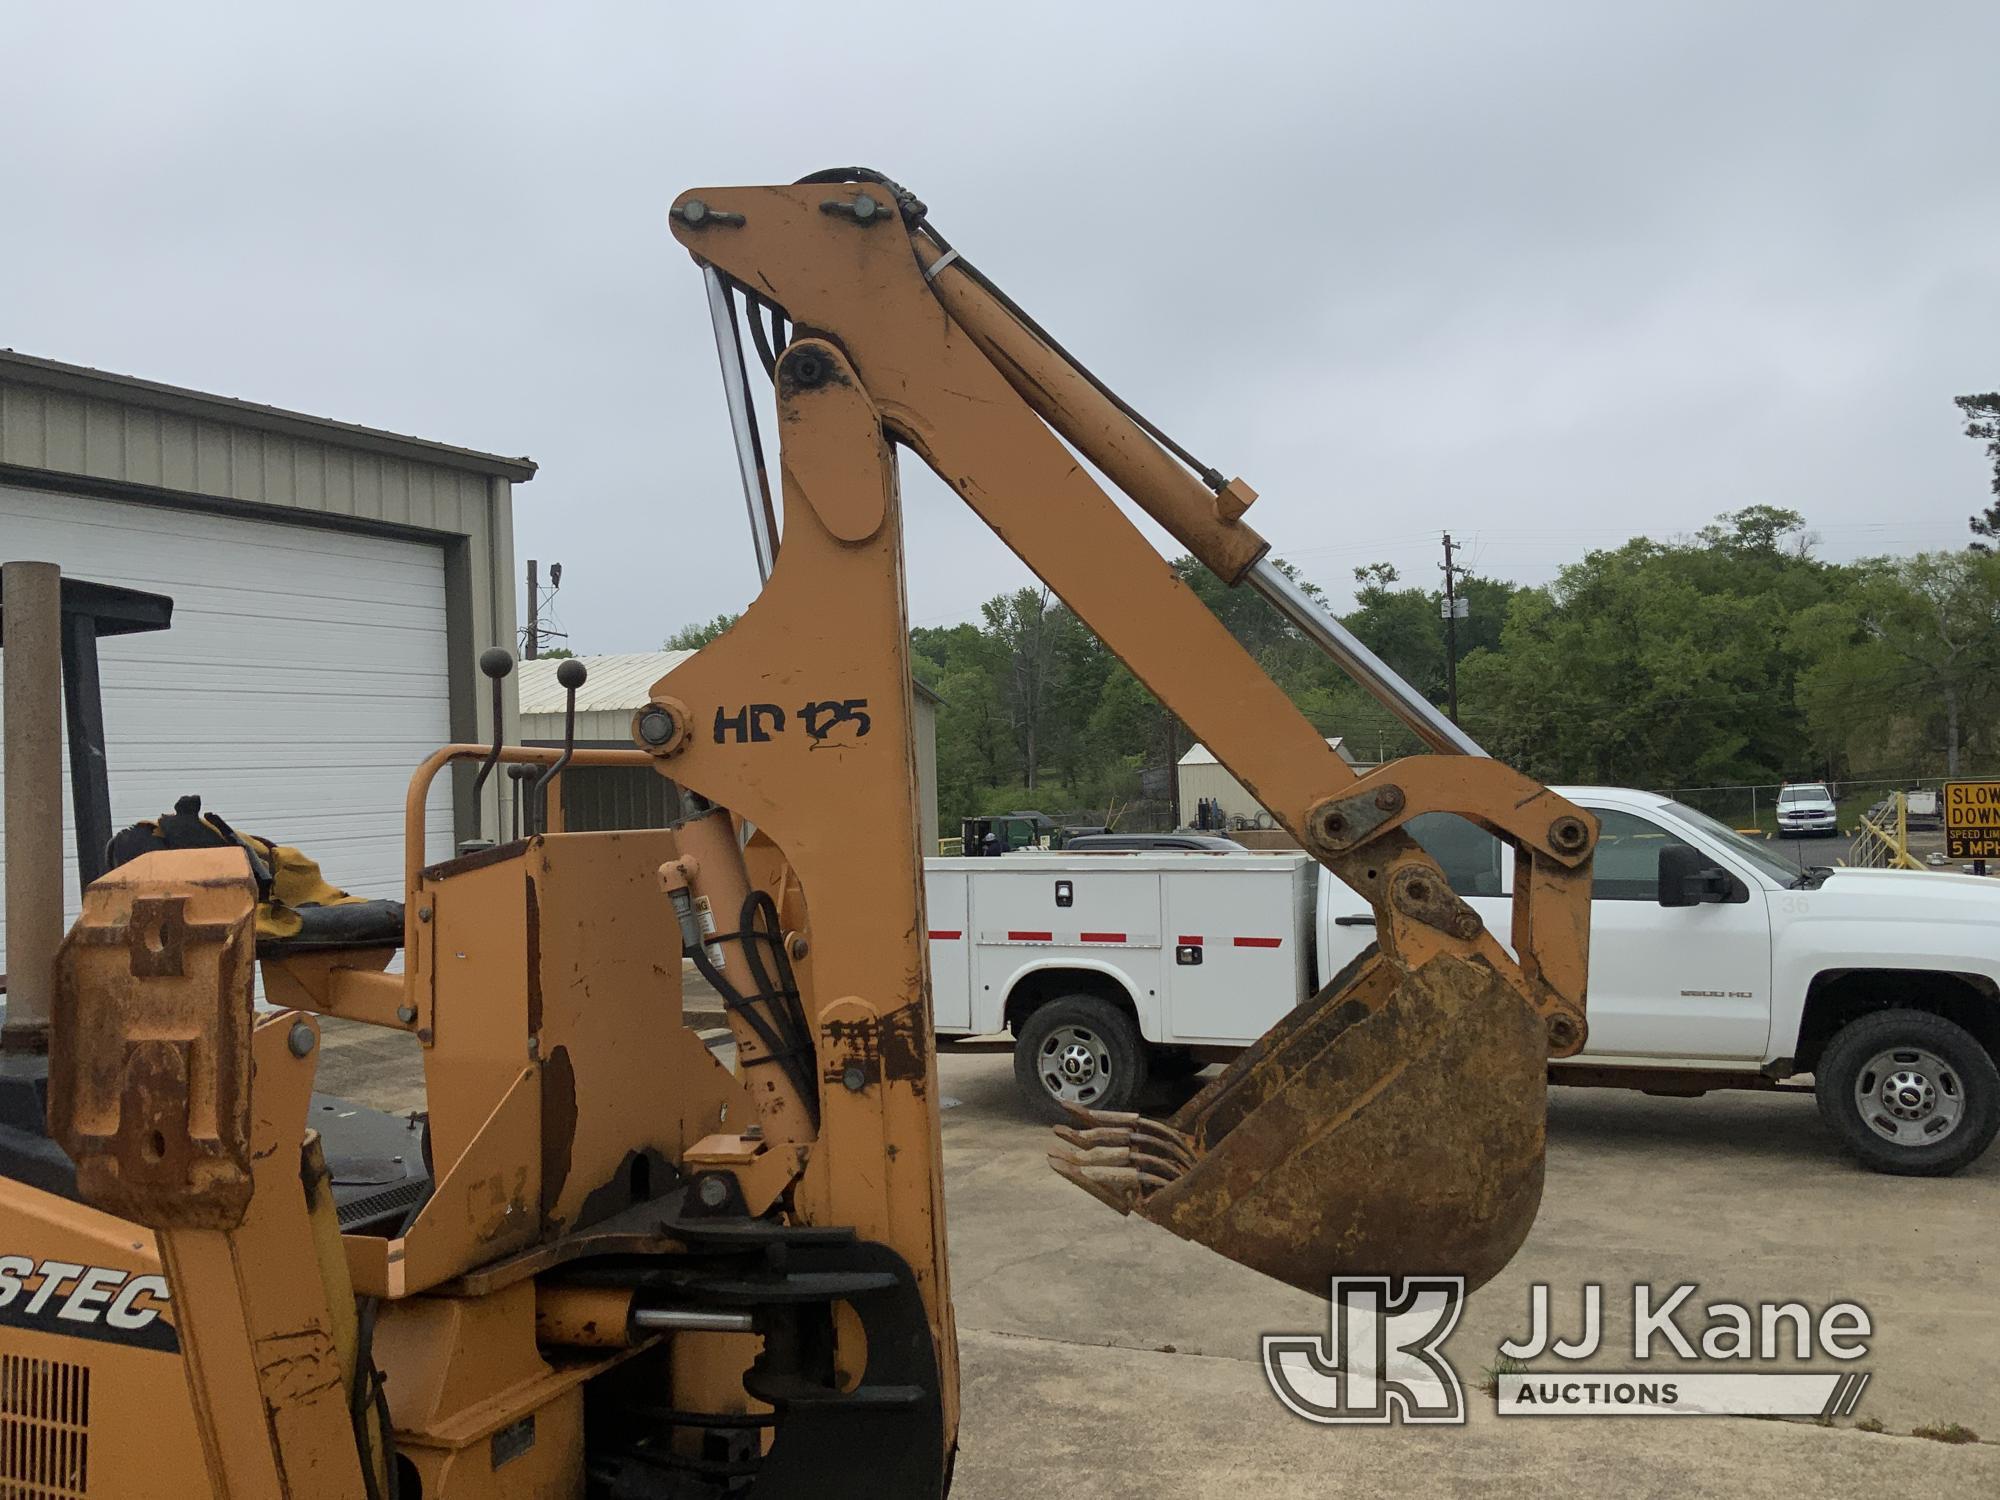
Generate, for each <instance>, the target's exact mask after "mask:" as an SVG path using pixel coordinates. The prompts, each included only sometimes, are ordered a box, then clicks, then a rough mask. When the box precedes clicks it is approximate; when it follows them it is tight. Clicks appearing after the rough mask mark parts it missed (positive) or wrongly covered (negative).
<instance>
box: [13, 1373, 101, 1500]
mask: <svg viewBox="0 0 2000 1500" xmlns="http://www.w3.org/2000/svg"><path fill="white" fill-rule="evenodd" d="M89 1493H90V1367H89V1366H88V1365H73V1364H68V1363H66V1362H64V1361H62V1360H56V1359H30V1358H28V1357H27V1356H26V1355H21V1354H0V1495H5V1496H6V1497H7V1500H87V1497H88V1495H89Z"/></svg>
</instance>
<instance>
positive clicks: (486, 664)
mask: <svg viewBox="0 0 2000 1500" xmlns="http://www.w3.org/2000/svg"><path fill="white" fill-rule="evenodd" d="M479 670H480V671H482V672H484V673H485V674H486V675H487V676H488V677H490V678H492V679H493V748H492V749H491V750H489V751H487V752H486V759H485V761H484V762H483V763H481V765H480V767H479V774H478V775H477V776H475V777H473V778H472V796H473V801H474V802H475V803H477V801H478V799H479V793H480V792H481V790H482V789H484V787H485V786H486V778H487V777H489V776H491V775H492V774H493V767H494V766H495V765H497V764H499V761H500V739H501V736H500V719H501V715H502V713H503V712H504V710H505V708H506V695H505V694H504V693H503V692H502V691H501V688H500V682H501V679H503V678H504V677H506V675H507V674H508V673H509V672H511V671H513V670H514V654H513V652H511V651H509V650H508V649H507V648H506V647H505V646H488V647H487V648H486V649H485V650H484V651H482V652H480V653H479Z"/></svg>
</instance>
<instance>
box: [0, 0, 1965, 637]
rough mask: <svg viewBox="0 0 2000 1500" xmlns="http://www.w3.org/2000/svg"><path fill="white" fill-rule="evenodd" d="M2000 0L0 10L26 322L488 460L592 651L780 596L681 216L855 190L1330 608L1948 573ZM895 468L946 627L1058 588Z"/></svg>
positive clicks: (942, 497)
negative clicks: (1579, 572)
mask: <svg viewBox="0 0 2000 1500" xmlns="http://www.w3.org/2000/svg"><path fill="white" fill-rule="evenodd" d="M1996 59H2000V6H1996V5H1994V4H1992V3H1991V0H1983V3H1981V0H1973V3H1942V0H1931V3H1924V4H1918V5H1906V6H1895V5H1889V4H1886V3H1883V4H1842V3H1813V4H1807V3H1799V4H1750V3H1726V4H1725V3H1717V4H1665V5H1655V6H1651V7H1641V6H1632V5H1612V4H1604V3H1575V4H1570V3H1520V0H1517V3H1508V4H1500V3H1492V4H1484V3H1471V0H1468V3H1465V4H1461V5H1411V4H1400V3H1399V4H1385V3H1373V4H1366V5H1357V4H1324V5H1308V4H1300V5H1268V6H1260V5H1254V4H1246V3H1233V4H1226V5H1216V4H1206V5H1199V6H1194V5H1180V4H1163V3H1152V4H1142V5H1109V4H1092V3H1085V0H1069V3H1066V4H1059V5H1038V4H1021V3H1015V4H1012V5H1008V6H1005V7H1000V6H954V5H950V4H940V3H938V0H927V3H923V4H910V5H896V4H876V3H869V4H863V3H852V4H840V5H836V4H827V3H820V4H811V5H803V4H802V5H789V4H762V5H728V6H708V7H702V8H700V9H696V8H695V7H692V6H681V5H676V4H666V3H657V4H649V5H642V4H601V5H564V6H553V5H549V6H526V5H521V6H507V5H478V6H444V5H408V4H404V5H396V6H367V5H343V6H338V7H335V6H320V7H313V8H311V9H307V8H304V7H290V6H258V7H251V6H217V7H209V6H203V5H198V4H185V3H182V4H174V5H164V6H151V5H148V6H138V5H124V6H120V5H90V6H83V5H55V4H25V3H20V0H0V62H4V65H5V71H6V76H7V85H6V96H5V98H6V103H5V112H6V137H7V144H6V146H5V148H4V150H0V272H4V275H0V345H8V346H11V347H13V348H16V349H20V350H23V351H25V352H29V353H33V354H38V355H44V356H47V357H49V358H53V359H60V360H67V361H71V362H74V363H79V364H88V365H95V366H98V367H100V368H105V369H110V370H116V371H120V372H123V373H128V374H134V375H140V376H144V377H147V378H151V379H156V380H164V381H169V382H172V383H175V384H181V385H189V386H195V387H198V388H201V389H204V390H211V391H217V392H221V393H225V394H229V395H238V396H244V397H247V398H250V399H253V400H257V401H265V402H271V403H274V404H277V405H282V406H289V407H295V408H298V409H301V410H304V411H308V412H313V413H317V414H322V415H326V416H332V417H338V418H341V419H344V420H348V421H354V422H362V423H367V424H369V425H372V426H379V427H386V428H389V429H392V430H395V431H401V432H409V433H415V434H418V435H421V436H424V437H429V438H435V439H439V440H442V441H446V442H452V443H459V444H464V445H467V446H471V447H478V448H487V449H492V450H496V451H499V452H502V453H508V454H518V453H526V454H529V455H531V456H532V457H533V458H535V459H536V460H537V461H539V462H540V464H541V465H542V470H541V474H540V475H539V477H537V478H536V479H535V481H534V482H533V483H531V484H529V485H526V486H524V487H522V488H521V489H520V490H519V491H518V492H517V504H516V530H517V550H518V552H519V555H520V556H521V557H522V558H523V559H525V558H527V557H529V556H536V557H539V558H541V559H542V560H543V561H544V563H546V562H548V561H553V560H560V561H561V562H562V563H563V565H564V586H563V590H562V597H561V601H560V614H561V618H562V620H563V622H564V623H565V624H566V626H567V627H568V629H569V630H570V632H571V635H572V638H573V644H574V645H575V646H576V647H577V648H578V649H579V650H583V651H617V650H642V649H647V648H650V647H652V646H655V645H657V644H658V643H659V640H660V638H661V637H662V636H663V635H664V634H665V633H666V632H667V631H668V630H670V629H672V628H673V627H675V626H677V625H679V624H682V623H684V622H686V621H689V620H694V619H702V618H706V617H708V616H710V615H713V614H715V613H716V612H717V611H720V610H724V609H736V608H740V607H741V606H742V604H743V603H744V602H745V601H746V600H747V599H748V598H749V596H750V595H751V593H752V592H753V590H754V587H755V574H754V571H753V568H752V564H751V559H750V552H749V544H748V539H747V535H746V529H745V525H744V521H743V514H742V502H741V498H740V492H739V490H738V488H737V483H736V479H735V475H734V470H733V467H732V461H731V457H730V446H729V440H728V432H727V428H726V426H725V425H724V419H723V407H722V397H721V392H720V387H719V384H718V380H717V375H716V370H715V357H714V352H713V346H712V344H711V342H710V338H709V333H708V328H707V321H706V314H705V310H704V307H703V302H702V296H701V284H700V278H699V277H698V275H697V274H696V272H695V270H694V269H693V267H692V266H691V264H690V263H689V261H688V259H687V257H686V256H685V254H684V253H683V252H681V251H680V250H679V249H678V248H677V247H676V246H675V245H674V244H673V242H672V241H671V239H670V238H669V237H668V235H667V232H666V227H665V217H664V216H665V210H666V207H667V205H668V204H669V202H670V201H671V200H672V198H673V196H674V195H675V193H676V192H678V191H679V190H681V189H683V188H686V187H692V186H697V185H704V184H726V183H737V182H769V181H786V180H790V179H792V178H794V177H797V176H799V175H801V174H803V173H805V172H807V171H810V170H813V169H816V168H819V167H824V166H832V165H842V164H847V163H850V162H863V163H866V164H868V165H871V166H875V167H879V168H880V169H882V170H884V171H886V172H888V173H890V174H891V175H892V176H895V177H897V178H899V179H900V180H902V181H904V182H906V183H908V184H909V185H910V186H911V187H912V188H914V189H915V190H916V191H917V192H918V193H919V194H920V195H921V196H922V197H923V198H925V199H926V200H927V201H928V202H929V203H930V205H931V208H932V212H933V216H934V217H935V218H936V220H937V222H938V223H939V225H940V226H941V227H942V228H943V229H944V230H945V232H946V233H947V234H949V235H950V236H951V238H952V239H953V241H954V242H955V243H956V244H958V245H959V246H960V247H961V248H963V249H964V250H965V252H966V253H967V255H968V256H970V257H971V258H973V259H974V260H976V261H977V262H978V263H979V264H980V265H981V267H982V268H983V269H985V270H986V271H988V272H989V273H990V274H992V275H993V276H995V277H996V278H997V279H998V280H999V281H1000V282H1001V283H1002V284H1003V285H1005V286H1006V287H1007V288H1008V290H1009V291H1010V292H1011V293H1012V294H1013V295H1014V296H1015V297H1016V298H1017V299H1018V300H1020V301H1021V302H1023V303H1024V304H1026V305H1027V306H1028V307H1029V308H1030V309H1031V310H1032V311H1034V312H1035V313H1036V314H1037V316H1039V317H1040V318H1041V319H1042V321H1044V322H1045V323H1047V324H1048V325H1049V326H1050V327H1051V328H1052V329H1053V330H1054V331H1055V332H1056V334H1057V335H1058V336H1059V337H1060V338H1062V339H1063V340H1064V341H1065V342H1066V343H1068V344H1069V345H1070V347H1071V348H1073V349H1075V350H1076V351H1077V352H1078V353H1079V354H1081V355H1082V356H1083V357H1084V358H1085V359H1087V360H1089V361H1090V362H1091V363H1092V365H1093V366H1094V367H1096V368H1097V369H1098V371H1099V372H1100V373H1101V374H1103V375H1104V376H1106V377H1107V378H1108V379H1110V380H1111V381H1112V383H1113V384H1114V385H1116V386H1117V387H1118V388H1119V389H1120V390H1122V391H1123V392H1124V393H1125V394H1126V395H1127V396H1128V397H1130V398H1131V399H1132V400H1134V401H1135V402H1136V403H1137V404H1138V405H1139V406H1140V407H1141V409H1143V410H1145V411H1146V412H1147V413H1148V414H1149V415H1151V416H1152V417H1154V419H1155V420H1157V421H1159V422H1160V423H1161V424H1162V425H1164V426H1165V427H1167V428H1168V429H1169V430H1170V431H1172V432H1174V433H1175V434H1176V435H1177V436H1179V437H1180V438H1181V439H1182V441H1183V442H1185V443H1186V444H1187V445H1188V446H1190V447H1191V448H1193V449H1194V450H1195V451H1196V452H1197V453H1199V454H1200V455H1201V456H1202V457H1203V458H1205V459H1206V460H1208V461H1209V462H1211V463H1213V464H1215V465H1216V466H1218V467H1220V468H1221V469H1223V470H1224V471H1225V472H1226V473H1241V474H1242V475H1243V476H1244V477H1245V478H1246V479H1248V480H1249V482H1250V483H1251V484H1252V485H1253V486H1255V487H1256V488H1257V489H1258V490H1259V491H1260V492H1261V494H1262V496H1263V498H1262V500H1261V501H1260V502H1259V504H1258V505H1257V507H1256V508H1255V510H1253V511H1252V513H1251V517H1250V519H1251V520H1252V521H1253V522H1254V523H1255V524H1256V525H1257V526H1258V527H1259V529H1260V530H1262V531H1263V532H1264V533H1265V534H1266V535H1267V536H1269V537H1270V538H1271V539H1272V540H1273V541H1274V542H1275V544H1276V546H1277V549H1278V551H1279V552H1280V554H1281V555H1284V556H1288V557H1291V558H1293V559H1295V560H1297V561H1298V562H1299V563H1300V564H1301V565H1302V566H1303V567H1304V568H1305V570H1306V572H1307V573H1308V574H1309V575H1311V576H1313V577H1315V578H1316V579H1318V580H1319V581H1321V582H1322V583H1325V584H1327V585H1328V586H1329V587H1331V588H1332V589H1333V590H1334V591H1335V593H1336V594H1337V595H1340V596H1342V597H1344V596H1345V594H1346V593H1347V585H1348V582H1349V570H1350V569H1351V568H1352V567H1353V566H1355V565H1356V564H1359V563H1364V562H1369V561H1373V560H1376V559H1388V560H1391V561H1394V562H1395V563H1397V564H1398V565H1399V566H1401V567H1402V568H1403V570H1404V573H1405V576H1406V577H1409V578H1412V579H1421V580H1423V581H1424V582H1426V583H1428V582H1429V581H1430V580H1431V579H1432V578H1434V577H1435V570H1434V567H1433V564H1434V563H1435V561H1436V560H1437V556H1438V551H1437V532H1438V531H1439V530H1440V529H1441V528H1446V527H1449V528H1450V529H1451V530H1452V531H1453V532H1454V533H1455V534H1456V535H1457V536H1458V537H1459V538H1460V539H1461V540H1464V541H1466V542H1468V543H1469V544H1470V558H1471V560H1472V561H1473V562H1474V564H1475V565H1476V566H1477V567H1478V569H1479V570H1480V571H1482V572H1487V573H1490V574H1493V575H1496V576H1501V577H1511V578H1516V579H1520V580H1523V581H1540V580H1544V579H1546V578H1548V577H1549V576H1550V575H1551V574H1552V573H1553V571H1554V569H1555V567H1556V566H1558V565H1559V564H1560V563H1562V562H1563V561H1565V560H1568V559H1570V558H1572V557H1574V556H1575V555H1576V554H1577V553H1578V552H1579V551H1580V550H1581V549H1582V548H1583V547H1585V546H1603V545H1612V544H1615V543H1616V542H1618V541H1620V540H1622V539H1623V538H1624V537H1626V536H1628V535H1630V534H1632V533H1634V532H1638V531H1645V532H1649V533H1651V534H1653V535H1660V536H1665V535H1671V534H1674V533H1678V532H1685V531H1689V530H1692V529H1693V528H1695V527H1697V526H1699V525H1701V524H1702V523H1703V522H1705V521H1706V520H1707V519H1708V518H1709V517H1710V516H1712V515H1713V514H1714V513H1715V512H1717V511H1720V510H1725V509H1729V508H1733V507H1736V506H1739V505H1744V504H1749V503H1753V502H1768V503H1772V504H1778V505H1787V506H1792V507H1794V508H1796V509H1798V510H1801V511H1803V512H1805V514H1806V515H1807V517H1808V518H1809V520H1810V522H1811V524H1812V526H1813V527H1814V529H1815V530H1817V531H1818V532H1819V533H1820V535H1821V537H1822V546H1823V550H1824V552H1825V553H1826V554H1827V555H1830V556H1834V557H1853V556H1857V555H1862V554H1866V553H1875V552H1885V551H1913V550H1917V549H1919V548H1924V547H1939V546H1956V545H1959V544H1960V543H1962V541H1963V540H1964V537H1965V526H1964V522H1965V517H1966V515H1967V514H1968V513H1969V512H1971V511H1973V510H1975V509H1977V508H1978V507H1979V506H1980V505H1981V504H1982V503H1983V501H1984V500H1985V499H1986V498H1987V496H1986V482H1987V471H1986V467H1985V464H1984V462H1983V460H1982V458H1981V455H1980V451H1979V449H1978V447H1977V446H1976V445H1975V444H1973V443H1970V442H1968V441H1967V440H1966V439H1965V438H1964V437H1962V436H1961V435H1959V432H1958V427H1957V423H1956V422H1955V420H1954V418H1955V413H1954V411H1953V409H1952V407H1951V398H1952V397H1953V396H1954V395H1957V394H1960V393H1963V392H1966V391H1972V390H1988V389H1992V388H1993V387H1995V386H1996V385H2000V344H1996V338H1995V334H1996V327H2000V276H1996V252H2000V193H1997V192H1996V186H2000V185H1997V184H1996V181H1995V175H1996V174H1995V171H1994V166H1993V161H1994V157H1993V151H1992V143H1993V141H1994V140H1995V139H1996V138H2000V88H1996V86H1995V66H1996ZM914 467H915V465H914V461H913V460H912V461H909V462H907V463H906V494H907V496H908V499H909V508H910V512H911V514H910V520H909V528H910V532H911V544H910V574H911V588H910V595H911V613H912V616H913V617H914V618H915V619H916V620H917V621H919V622H920V623H942V622H945V621H949V620H954V619H960V618H965V617H967V616H968V615H970V614H971V613H973V612H974V611H975V610H976V608H977V605H978V603H979V602H980V600H981V599H983V598H984V597H986V596H987V595H989V594H991V593H993V592H997V591H998V590H999V589H1000V588H1002V587H1005V586H1008V585H1010V584H1012V583H1014V582H1016V581H1018V580H1021V579H1023V578H1024V577H1025V574H1024V573H1023V572H1022V570H1020V569H1019V567H1018V565H1016V564H1014V563H1013V562H1012V560H1011V559H1010V558H1009V557H1008V556H1007V555H1006V554H1005V553H1004V551H1003V550H1002V549H1001V547H1000V545H999V543H998V542H997V541H995V540H994V539H993V538H992V536H991V535H990V534H989V533H987V532H986V531H985V530H984V529H983V528H982V527H981V526H980V525H979V524H978V523H977V522H976V521H975V520H973V519H972V518H971V517H970V515H969V513H965V512H963V511H961V510H959V509H958V508H957V507H956V503H955V502H954V501H953V500H952V499H951V498H950V496H949V495H948V493H946V492H945V491H944V490H943V489H942V487H940V486H938V485H936V484H935V483H934V482H929V481H928V479H927V477H926V482H924V483H921V484H919V483H917V482H915V479H914V476H912V475H910V474H909V470H910V469H911V468H914Z"/></svg>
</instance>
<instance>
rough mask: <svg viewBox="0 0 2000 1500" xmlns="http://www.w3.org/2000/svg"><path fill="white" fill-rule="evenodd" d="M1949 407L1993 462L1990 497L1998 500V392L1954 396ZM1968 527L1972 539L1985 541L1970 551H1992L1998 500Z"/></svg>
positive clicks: (1998, 532)
mask: <svg viewBox="0 0 2000 1500" xmlns="http://www.w3.org/2000/svg"><path fill="white" fill-rule="evenodd" d="M1952 404H1953V405H1954V406H1956V407H1957V408H1958V409H1959V412H1960V414H1961V415H1962V416H1963V417H1964V418H1965V435H1966V436H1967V437H1969V438H1971V439H1972V440H1973V441H1974V442H1975V443H1984V444H1985V445H1986V456H1987V457H1988V458H1990V459H1992V460H1993V493H1994V495H1996V496H2000V391H1988V392H1986V394H1984V395H1983V396H1954V397H1953V398H1952ZM1971 524H1972V534H1973V535H1974V536H1978V537H1985V538H1986V541H1980V542H1974V543H1973V544H1972V550H1973V551H1975V552H1990V551H1992V550H1993V549H1992V547H1991V545H1990V543H1991V542H1992V541H1993V540H1994V539H1995V538H2000V499H1995V500H1994V501H1993V503H1992V504H1991V505H1989V506H1987V507H1986V509H1984V510H1982V511H1981V512H1980V513H1979V514H1978V515H1976V516H1974V517H1972V522H1971Z"/></svg>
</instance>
